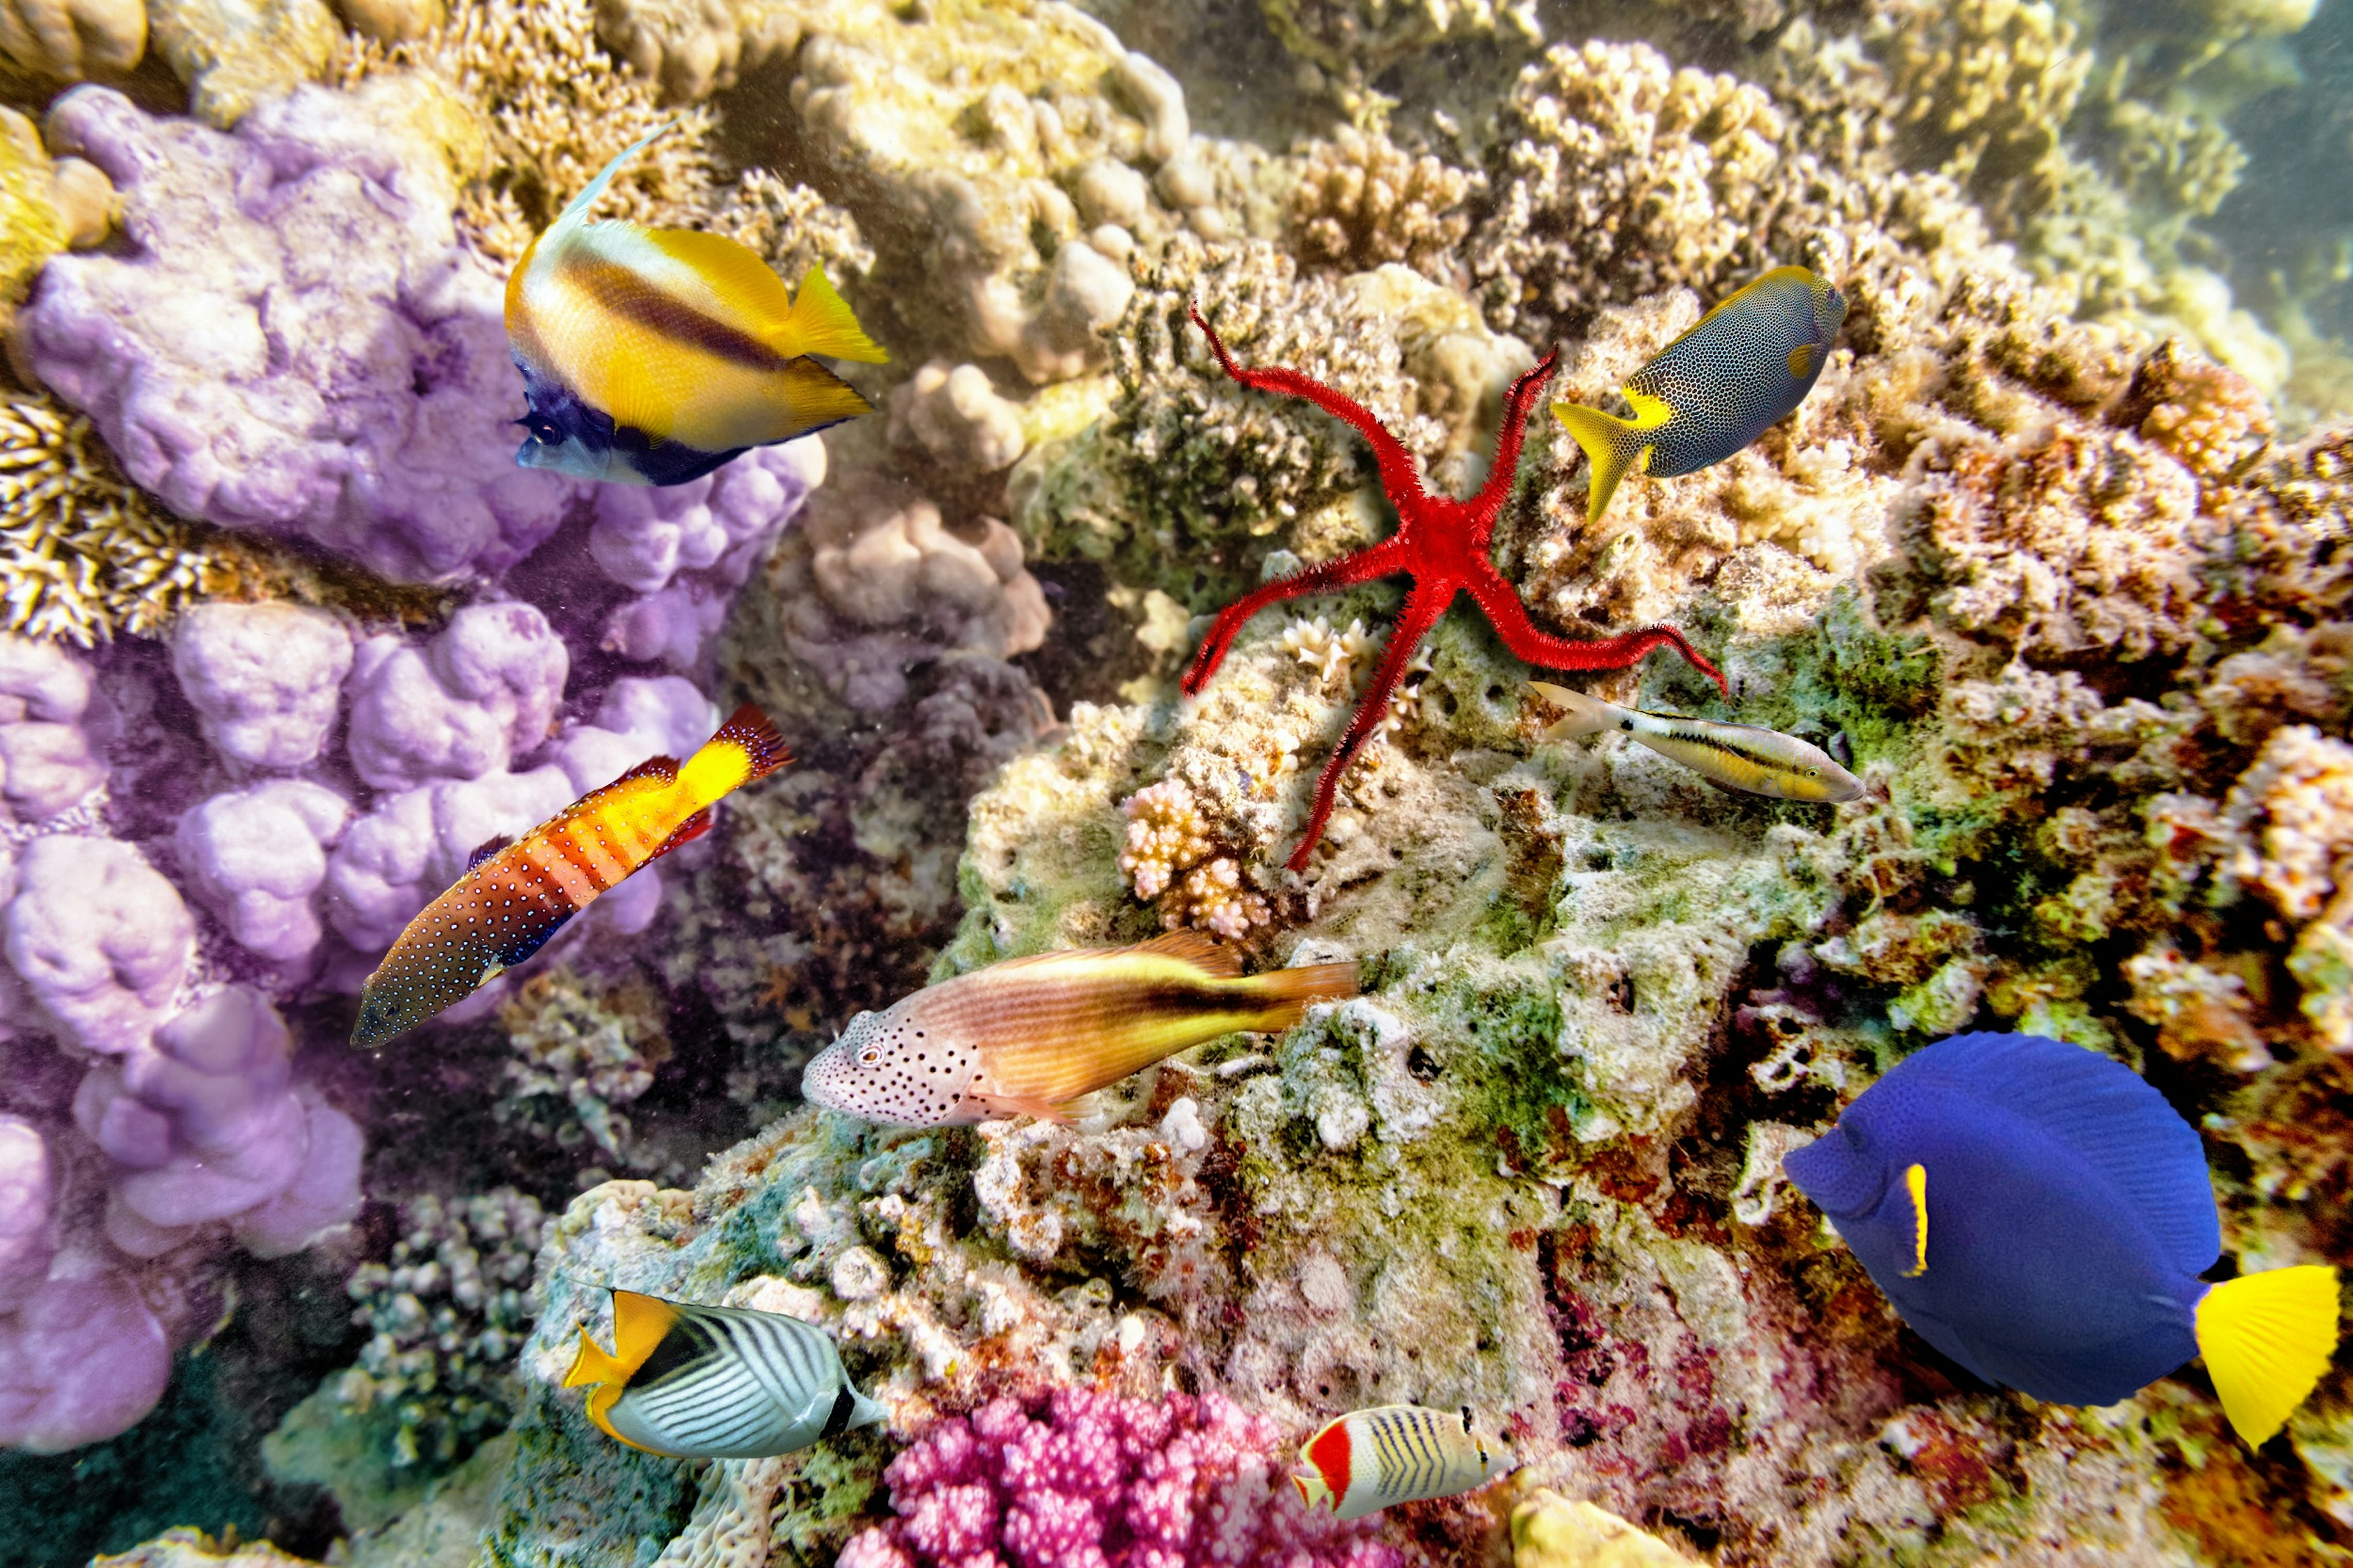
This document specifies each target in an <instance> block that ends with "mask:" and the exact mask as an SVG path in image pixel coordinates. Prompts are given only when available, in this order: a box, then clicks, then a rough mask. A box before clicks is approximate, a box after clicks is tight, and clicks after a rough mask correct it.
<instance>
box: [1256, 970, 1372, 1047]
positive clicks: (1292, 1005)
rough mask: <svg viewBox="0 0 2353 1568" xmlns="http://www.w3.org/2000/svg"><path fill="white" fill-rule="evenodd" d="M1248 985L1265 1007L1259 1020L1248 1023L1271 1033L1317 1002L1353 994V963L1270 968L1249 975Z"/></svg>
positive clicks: (1329, 1000) (1354, 980)
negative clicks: (1261, 972) (1263, 971)
mask: <svg viewBox="0 0 2353 1568" xmlns="http://www.w3.org/2000/svg"><path fill="white" fill-rule="evenodd" d="M1250 990H1251V992H1252V993H1253V994H1254V995H1255V996H1256V999H1257V1000H1258V1002H1259V1003H1260V1005H1261V1006H1263V1007H1264V1008H1265V1013H1264V1014H1263V1016H1262V1017H1261V1021H1260V1022H1259V1023H1257V1024H1256V1025H1254V1026H1253V1027H1255V1028H1258V1029H1262V1030H1264V1031H1266V1032H1267V1033H1269V1034H1272V1033H1273V1032H1275V1031H1276V1030H1278V1029H1288V1028H1289V1027H1291V1026H1293V1024H1296V1023H1297V1022H1299V1020H1300V1019H1302V1018H1303V1017H1305V1016H1307V1009H1308V1008H1310V1007H1312V1006H1314V1005H1315V1004H1316V1003H1318V1002H1345V1001H1346V1000H1347V999H1348V998H1349V997H1351V996H1354V995H1356V994H1357V984H1356V963H1355V961H1354V960H1351V961H1349V962H1348V963H1307V964H1302V965H1301V966H1300V967H1298V968H1297V969H1271V970H1269V971H1267V972H1266V973H1264V974H1254V975H1252V976H1251V977H1250Z"/></svg>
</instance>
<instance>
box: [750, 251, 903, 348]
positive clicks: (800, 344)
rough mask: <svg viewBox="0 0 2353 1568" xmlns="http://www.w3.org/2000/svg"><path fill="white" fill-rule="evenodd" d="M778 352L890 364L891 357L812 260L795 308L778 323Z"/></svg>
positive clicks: (802, 281) (794, 298)
mask: <svg viewBox="0 0 2353 1568" xmlns="http://www.w3.org/2000/svg"><path fill="white" fill-rule="evenodd" d="M775 342H776V348H777V351H778V352H779V353H787V354H823V355H825V356H826V357H827V358H828V359H847V360H856V361H858V362H859V363H860V364H887V363H890V359H891V356H890V354H889V353H885V352H884V350H883V348H882V345H881V344H880V343H878V342H875V341H874V340H873V339H872V338H870V337H868V336H867V335H866V329H865V328H864V327H861V326H860V325H859V324H858V317H857V316H856V314H855V313H853V312H852V311H851V310H850V309H849V301H848V300H844V299H843V298H842V297H841V296H840V295H839V294H838V293H836V292H835V291H834V287H833V284H832V283H831V282H830V281H828V279H827V278H826V275H825V268H823V267H822V266H818V265H816V264H814V263H812V264H811V265H810V267H809V269H808V275H807V277H805V278H803V279H801V287H800V292H798V293H797V294H795V295H794V296H793V304H792V309H791V310H787V311H786V313H785V319H784V320H783V321H779V322H777V323H776V334H775Z"/></svg>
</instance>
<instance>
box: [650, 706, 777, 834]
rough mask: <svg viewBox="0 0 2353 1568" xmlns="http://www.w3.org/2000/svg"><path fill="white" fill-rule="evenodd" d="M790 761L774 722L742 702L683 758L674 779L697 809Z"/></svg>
mask: <svg viewBox="0 0 2353 1568" xmlns="http://www.w3.org/2000/svg"><path fill="white" fill-rule="evenodd" d="M792 760H793V759H792V753H791V752H787V751H786V750H785V738H784V736H782V735H780V734H778V733H777V732H776V725H774V724H772V723H770V722H769V721H768V716H767V715H766V714H765V713H763V712H761V711H760V710H759V709H758V708H757V707H756V706H754V704H752V703H749V702H746V703H745V704H744V706H742V707H741V708H738V709H737V710H735V711H734V712H733V713H731V714H729V715H728V716H727V722H725V723H724V724H722V725H721V726H719V733H717V734H715V735H713V736H712V737H711V739H709V740H708V741H705V742H702V748H701V749H700V750H698V751H697V752H695V753H694V755H692V756H691V757H689V758H687V759H686V761H685V763H683V764H681V766H680V768H679V770H678V780H679V783H681V784H684V785H685V786H686V787H687V789H688V790H689V791H690V792H691V794H692V796H693V799H694V804H695V807H696V809H697V810H700V809H701V808H702V807H703V806H706V805H710V804H711V803H712V801H714V800H717V799H718V798H719V797H720V796H722V795H726V794H728V793H729V792H731V791H733V790H739V789H742V788H743V787H744V785H745V784H753V783H756V782H757V781H758V780H761V779H764V778H766V777H767V776H768V775H769V774H770V773H775V772H776V770H777V769H778V768H781V767H783V766H784V765H785V764H786V763H789V762H791V761H792Z"/></svg>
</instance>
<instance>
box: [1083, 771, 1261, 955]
mask: <svg viewBox="0 0 2353 1568" xmlns="http://www.w3.org/2000/svg"><path fill="white" fill-rule="evenodd" d="M1120 809H1121V810H1122V811H1123V812H1124V814H1125V815H1126V816H1127V847H1126V848H1124V849H1123V850H1121V851H1120V856H1119V868H1120V869H1121V870H1122V871H1123V872H1124V873H1126V875H1127V877H1128V879H1129V880H1130V881H1131V882H1133V883H1134V888H1135V896H1136V897H1137V898H1139V899H1147V900H1148V899H1157V900H1159V902H1160V923H1161V924H1162V925H1164V926H1166V927H1167V928H1168V929H1169V930H1170V931H1175V930H1176V929H1177V928H1178V927H1180V926H1192V927H1198V928H1199V929H1201V930H1203V931H1215V932H1216V933H1217V934H1218V935H1219V936H1221V937H1224V938H1226V939H1227V940H1228V941H1229V942H1235V941H1240V939H1241V938H1242V937H1244V936H1247V935H1249V934H1250V928H1251V927H1253V926H1262V925H1264V924H1266V923H1267V922H1268V921H1271V919H1273V917H1274V910H1273V907H1272V906H1271V904H1270V903H1269V902H1268V901H1267V898H1266V895H1265V894H1263V893H1261V892H1259V891H1257V890H1256V889H1253V888H1251V887H1250V885H1249V884H1248V883H1247V882H1245V881H1243V879H1242V868H1241V866H1240V862H1238V861H1236V860H1235V858H1233V857H1232V856H1231V855H1227V854H1221V853H1219V852H1218V851H1219V845H1218V842H1217V840H1216V838H1215V837H1212V836H1211V834H1210V832H1209V827H1208V820H1207V818H1206V817H1204V816H1203V815H1202V812H1201V808H1200V805H1199V804H1198V802H1197V801H1195V799H1194V798H1193V792H1192V791H1191V790H1190V789H1188V788H1187V787H1186V786H1185V784H1183V782H1182V781H1180V780H1177V779H1163V780H1161V781H1160V782H1159V783H1158V784H1147V785H1145V787H1144V788H1142V789H1140V790H1137V791H1136V792H1135V793H1134V795H1130V796H1129V797H1128V798H1127V802H1126V804H1125V805H1123V806H1122V807H1121V808H1120Z"/></svg>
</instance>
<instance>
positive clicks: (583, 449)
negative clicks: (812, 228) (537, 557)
mask: <svg viewBox="0 0 2353 1568" xmlns="http://www.w3.org/2000/svg"><path fill="white" fill-rule="evenodd" d="M668 129H670V127H668V126H664V127H662V129H661V130H659V131H656V132H653V133H652V134H651V135H649V136H646V137H644V138H643V139H641V140H639V141H638V142H635V143H633V144H632V145H630V146H629V147H628V149H626V150H625V151H623V152H622V153H621V154H620V155H619V156H618V157H617V158H615V159H614V160H613V161H612V162H611V163H607V164H606V165H605V167H604V169H603V171H602V172H601V173H599V174H597V176H596V178H595V179H593V180H591V181H589V182H588V185H587V188H586V189H585V190H583V191H582V192H581V193H580V194H579V195H576V196H575V197H573V198H572V201H571V203H570V205H567V206H565V209H564V211H563V212H562V213H561V214H560V215H559V216H557V217H556V220H555V222H554V223H553V224H551V225H549V226H548V228H547V230H546V232H544V233H543V234H541V235H540V236H539V237H537V238H535V239H533V241H532V242H531V248H530V249H528V250H526V251H524V252H523V255H522V260H521V261H518V262H517V263H515V268H514V270H513V271H512V273H510V274H509V275H508V277H507V298H506V317H507V344H508V348H509V350H510V351H511V352H512V354H513V357H514V363H515V368H516V369H518V370H520V371H522V383H523V395H524V397H525V398H526V399H527V400H528V401H529V403H530V405H531V409H530V412H529V413H527V414H525V415H524V416H522V419H521V420H519V421H517V423H519V424H521V425H522V426H523V427H524V429H525V430H527V431H528V432H529V433H530V434H529V436H528V437H527V438H526V439H525V440H524V441H523V444H522V447H521V448H520V449H518V450H517V451H516V453H515V461H516V462H518V463H520V464H522V466H523V467H524V468H552V469H554V470H555V471H556V472H558V473H564V474H569V475H572V476H573V477H575V478H576V479H607V480H612V481H615V482H617V483H621V484H638V485H679V484H684V483H685V482H686V481H688V480H689V479H700V478H701V477H702V475H704V474H707V473H709V472H710V471H711V470H712V469H713V468H717V467H718V466H719V465H720V464H722V463H724V462H726V461H727V460H728V459H729V458H733V457H735V456H737V455H738V454H739V453H741V452H743V451H744V450H745V449H746V448H748V447H762V446H766V445H769V444H770V443H773V442H776V441H789V440H791V439H792V438H793V437H796V436H805V435H807V434H808V433H809V432H810V431H812V430H822V429H824V428H825V427H826V426H828V425H838V424H839V423H841V422H842V421H843V420H845V419H850V418H854V417H856V416H859V415H860V414H867V413H871V412H872V405H871V404H869V403H868V402H867V401H866V399H865V398H863V397H862V396H860V395H859V394H858V392H857V391H856V389H854V388H853V387H851V386H850V385H849V383H847V382H845V381H843V380H842V379H841V378H840V377H839V376H838V375H836V374H833V372H831V371H830V370H828V369H827V368H826V367H825V366H823V365H821V364H819V363H818V362H817V361H816V360H814V359H812V358H810V357H809V356H810V355H812V354H826V355H829V356H830V357H832V358H835V359H845V360H859V361H863V362H865V363H872V364H879V363H882V362H883V361H884V360H885V359H887V358H888V357H889V356H887V355H886V354H885V353H883V351H882V350H881V347H880V346H878V345H877V344H876V343H875V342H874V340H873V339H871V338H870V337H868V336H867V335H866V331H865V329H864V328H862V327H860V325H859V324H858V318H857V317H856V316H855V315H854V314H852V313H851V311H850V309H849V305H847V304H846V303H844V302H843V300H842V298H841V296H840V295H839V294H837V293H835V292H834V289H833V285H832V284H830V283H828V281H827V280H826V276H825V269H824V268H821V267H814V266H813V267H811V268H809V269H808V274H807V277H805V278H803V279H801V287H800V292H799V293H798V294H797V295H793V294H787V293H786V290H785V284H784V280H783V279H780V278H778V277H777V276H776V274H775V273H774V272H771V271H769V270H768V266H767V263H766V262H765V261H762V260H761V259H760V258H759V257H758V255H757V254H755V253H754V251H753V250H752V249H751V248H750V247H747V246H744V245H742V244H739V243H738V242H736V241H735V240H733V239H730V238H728V237H726V236H724V235H718V234H702V233H698V232H696V231H695V230H692V229H680V228H648V227H646V226H644V225H642V224H635V223H626V222H622V221H620V220H618V219H612V218H607V219H603V220H601V221H598V222H596V223H591V222H589V221H588V210H589V208H590V207H591V206H593V205H596V198H597V197H598V196H600V195H604V193H605V190H606V188H607V186H608V185H610V184H612V183H613V176H614V175H615V174H617V172H619V170H620V168H621V166H622V165H623V164H624V163H628V161H629V160H630V159H631V158H633V157H635V156H637V154H638V153H639V152H640V151H642V150H643V149H644V148H645V146H646V144H647V143H648V142H652V141H653V140H654V138H655V137H657V136H659V135H661V134H662V131H667V130H668Z"/></svg>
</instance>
